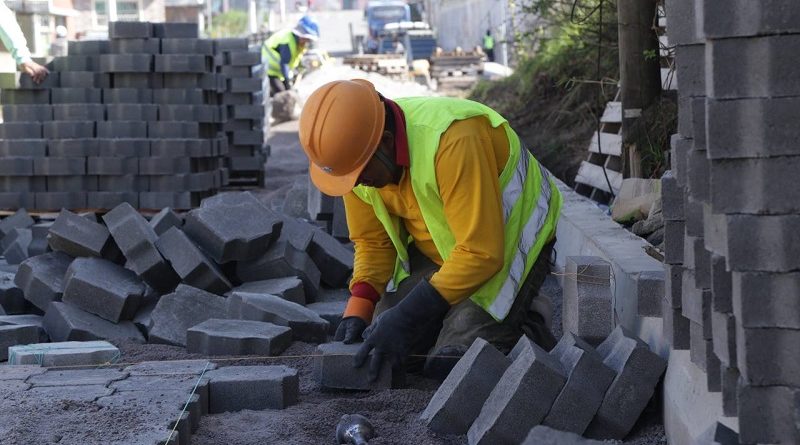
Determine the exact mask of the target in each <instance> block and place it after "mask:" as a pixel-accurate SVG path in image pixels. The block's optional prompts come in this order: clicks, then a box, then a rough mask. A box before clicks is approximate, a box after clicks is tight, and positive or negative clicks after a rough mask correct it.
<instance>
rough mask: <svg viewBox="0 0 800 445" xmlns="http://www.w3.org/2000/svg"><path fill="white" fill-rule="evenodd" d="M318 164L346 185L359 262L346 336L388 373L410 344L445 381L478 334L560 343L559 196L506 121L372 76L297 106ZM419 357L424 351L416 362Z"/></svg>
mask: <svg viewBox="0 0 800 445" xmlns="http://www.w3.org/2000/svg"><path fill="white" fill-rule="evenodd" d="M299 135H300V143H301V145H302V147H303V149H304V151H305V153H306V155H307V156H308V157H309V159H310V161H311V162H310V166H309V170H310V175H311V179H312V181H313V182H314V184H315V185H316V186H317V187H318V188H319V189H320V190H321V191H322V192H323V193H325V194H327V195H332V196H344V204H345V210H346V215H347V225H348V228H349V230H350V238H351V240H352V241H353V243H354V246H355V258H354V271H353V277H352V280H351V282H350V294H351V296H350V298H349V299H348V302H347V306H346V309H345V311H344V314H343V319H342V322H341V324H340V325H339V327H338V329H337V332H336V336H335V339H336V340H337V341H344V342H345V343H353V342H357V341H360V340H361V338H362V337H363V338H364V344H363V345H362V346H361V348H360V350H359V351H358V353H357V354H356V356H355V365H356V366H357V367H361V366H363V365H364V364H365V362H366V361H367V358H368V357H369V354H370V351H372V356H371V357H372V358H371V359H370V364H369V374H370V377H371V378H373V379H374V378H377V376H378V373H379V371H380V368H381V366H383V362H384V361H388V362H389V363H390V364H391V365H392V366H393V367H396V366H399V365H400V364H402V363H403V362H404V360H405V359H406V358H407V356H408V355H409V354H415V355H416V354H426V355H429V357H428V358H427V360H425V361H424V362H423V363H416V365H417V366H418V368H417V369H420V368H421V369H422V371H423V372H424V373H425V374H426V375H428V376H430V377H434V378H440V379H443V378H444V377H445V376H446V375H447V374H448V373H449V372H450V370H451V368H452V366H454V365H455V363H456V361H457V360H458V359H457V358H456V357H460V356H461V355H463V354H464V353H465V352H466V350H467V349H468V347H469V346H470V345H471V344H472V342H473V341H474V340H475V339H476V338H478V337H480V338H483V339H485V340H487V341H489V342H490V343H492V344H494V345H495V346H496V347H497V348H499V349H500V350H501V351H504V352H507V351H509V350H510V349H511V348H512V347H513V345H514V344H515V343H516V342H517V340H518V339H519V337H520V336H521V335H522V334H523V333H524V334H526V335H528V337H530V338H531V339H533V340H534V341H535V342H537V343H538V344H539V345H541V346H542V347H544V348H546V349H550V348H552V347H553V346H554V345H555V338H554V337H553V335H552V333H551V332H550V330H549V328H548V326H547V325H548V320H549V318H550V315H551V314H550V308H549V305H548V304H547V303H546V301H545V300H547V299H546V297H544V296H538V291H539V288H540V286H541V284H542V282H543V281H544V278H545V277H546V275H547V274H548V273H549V259H550V253H551V250H552V247H553V243H554V241H555V233H556V232H555V231H556V223H557V221H558V217H559V213H560V208H561V202H562V198H561V195H560V193H559V192H558V189H557V188H556V186H555V184H554V183H553V181H552V180H551V179H550V175H549V174H548V173H547V171H546V170H545V169H544V168H542V167H541V166H540V165H539V162H538V161H537V160H536V159H534V158H533V156H532V155H531V154H530V153H529V152H528V150H526V149H525V147H523V146H522V143H521V141H520V139H519V137H518V136H517V134H516V133H515V132H514V130H512V129H511V127H510V126H509V124H508V122H507V121H506V120H505V119H504V118H503V117H502V116H500V115H499V114H498V113H497V112H495V111H494V110H492V109H490V108H489V107H487V106H485V105H482V104H479V103H477V102H472V101H469V100H464V99H454V98H444V97H420V98H404V99H397V100H396V101H392V100H389V99H387V98H385V97H383V96H382V95H380V94H379V93H378V92H377V91H376V90H375V88H374V86H373V85H372V84H371V83H369V82H368V81H366V80H352V81H335V82H331V83H328V84H326V85H323V86H322V87H320V88H319V89H318V90H316V91H315V92H314V93H313V94H312V95H311V96H310V97H309V99H308V101H307V102H306V105H305V107H304V108H303V111H302V113H301V116H300V130H299ZM406 364H407V365H409V368H410V370H412V371H413V370H414V369H413V365H414V364H415V363H413V359H411V361H409V362H407V363H406Z"/></svg>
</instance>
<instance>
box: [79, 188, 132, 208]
mask: <svg viewBox="0 0 800 445" xmlns="http://www.w3.org/2000/svg"><path fill="white" fill-rule="evenodd" d="M122 203H128V204H130V205H132V206H134V207H139V194H138V193H135V192H87V193H86V205H87V207H89V208H92V209H109V210H110V209H113V208H114V207H116V206H118V205H120V204H122Z"/></svg>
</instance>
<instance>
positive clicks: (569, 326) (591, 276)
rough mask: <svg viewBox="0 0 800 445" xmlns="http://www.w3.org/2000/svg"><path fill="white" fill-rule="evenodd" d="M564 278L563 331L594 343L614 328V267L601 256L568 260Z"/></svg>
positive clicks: (601, 339) (570, 258)
mask: <svg viewBox="0 0 800 445" xmlns="http://www.w3.org/2000/svg"><path fill="white" fill-rule="evenodd" d="M565 273H566V276H565V279H564V308H563V316H562V317H563V318H562V322H563V325H564V332H571V333H573V334H575V335H577V336H579V337H581V338H583V339H584V340H586V341H588V342H589V343H591V344H594V345H596V344H599V343H600V342H602V341H603V340H604V339H605V338H606V336H608V334H609V333H611V331H612V329H614V318H613V306H612V301H611V287H610V286H611V284H610V282H611V265H610V264H609V263H608V262H607V261H605V260H603V259H602V258H599V257H569V258H567V264H566V272H565Z"/></svg>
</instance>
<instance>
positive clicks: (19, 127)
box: [0, 122, 50, 139]
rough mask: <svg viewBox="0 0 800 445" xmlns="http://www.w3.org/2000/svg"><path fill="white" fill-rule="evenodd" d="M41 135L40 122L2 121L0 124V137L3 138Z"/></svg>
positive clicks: (38, 136)
mask: <svg viewBox="0 0 800 445" xmlns="http://www.w3.org/2000/svg"><path fill="white" fill-rule="evenodd" d="M46 123H48V124H49V123H50V122H46ZM41 137H42V124H41V123H39V122H4V123H1V124H0V138H3V139H37V138H41Z"/></svg>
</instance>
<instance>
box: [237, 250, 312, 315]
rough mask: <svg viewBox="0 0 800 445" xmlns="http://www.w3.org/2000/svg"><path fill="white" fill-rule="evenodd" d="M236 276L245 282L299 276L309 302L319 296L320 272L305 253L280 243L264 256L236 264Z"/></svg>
mask: <svg viewBox="0 0 800 445" xmlns="http://www.w3.org/2000/svg"><path fill="white" fill-rule="evenodd" d="M236 275H237V276H238V277H239V278H240V279H241V280H243V281H256V280H266V279H270V278H279V277H285V276H297V277H299V278H300V279H301V280H302V281H303V289H304V290H305V296H306V301H307V302H314V301H316V299H317V295H318V294H319V287H320V270H319V268H317V265H316V264H314V261H312V259H311V257H310V256H308V254H307V253H306V252H304V251H300V250H297V249H295V248H294V247H293V246H292V245H291V244H289V243H287V242H285V241H280V242H278V243H276V244H275V245H274V246H272V247H271V248H270V249H269V250H268V251H267V253H265V254H264V255H262V256H260V257H258V258H256V259H254V260H249V261H240V262H238V263H237V264H236Z"/></svg>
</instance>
